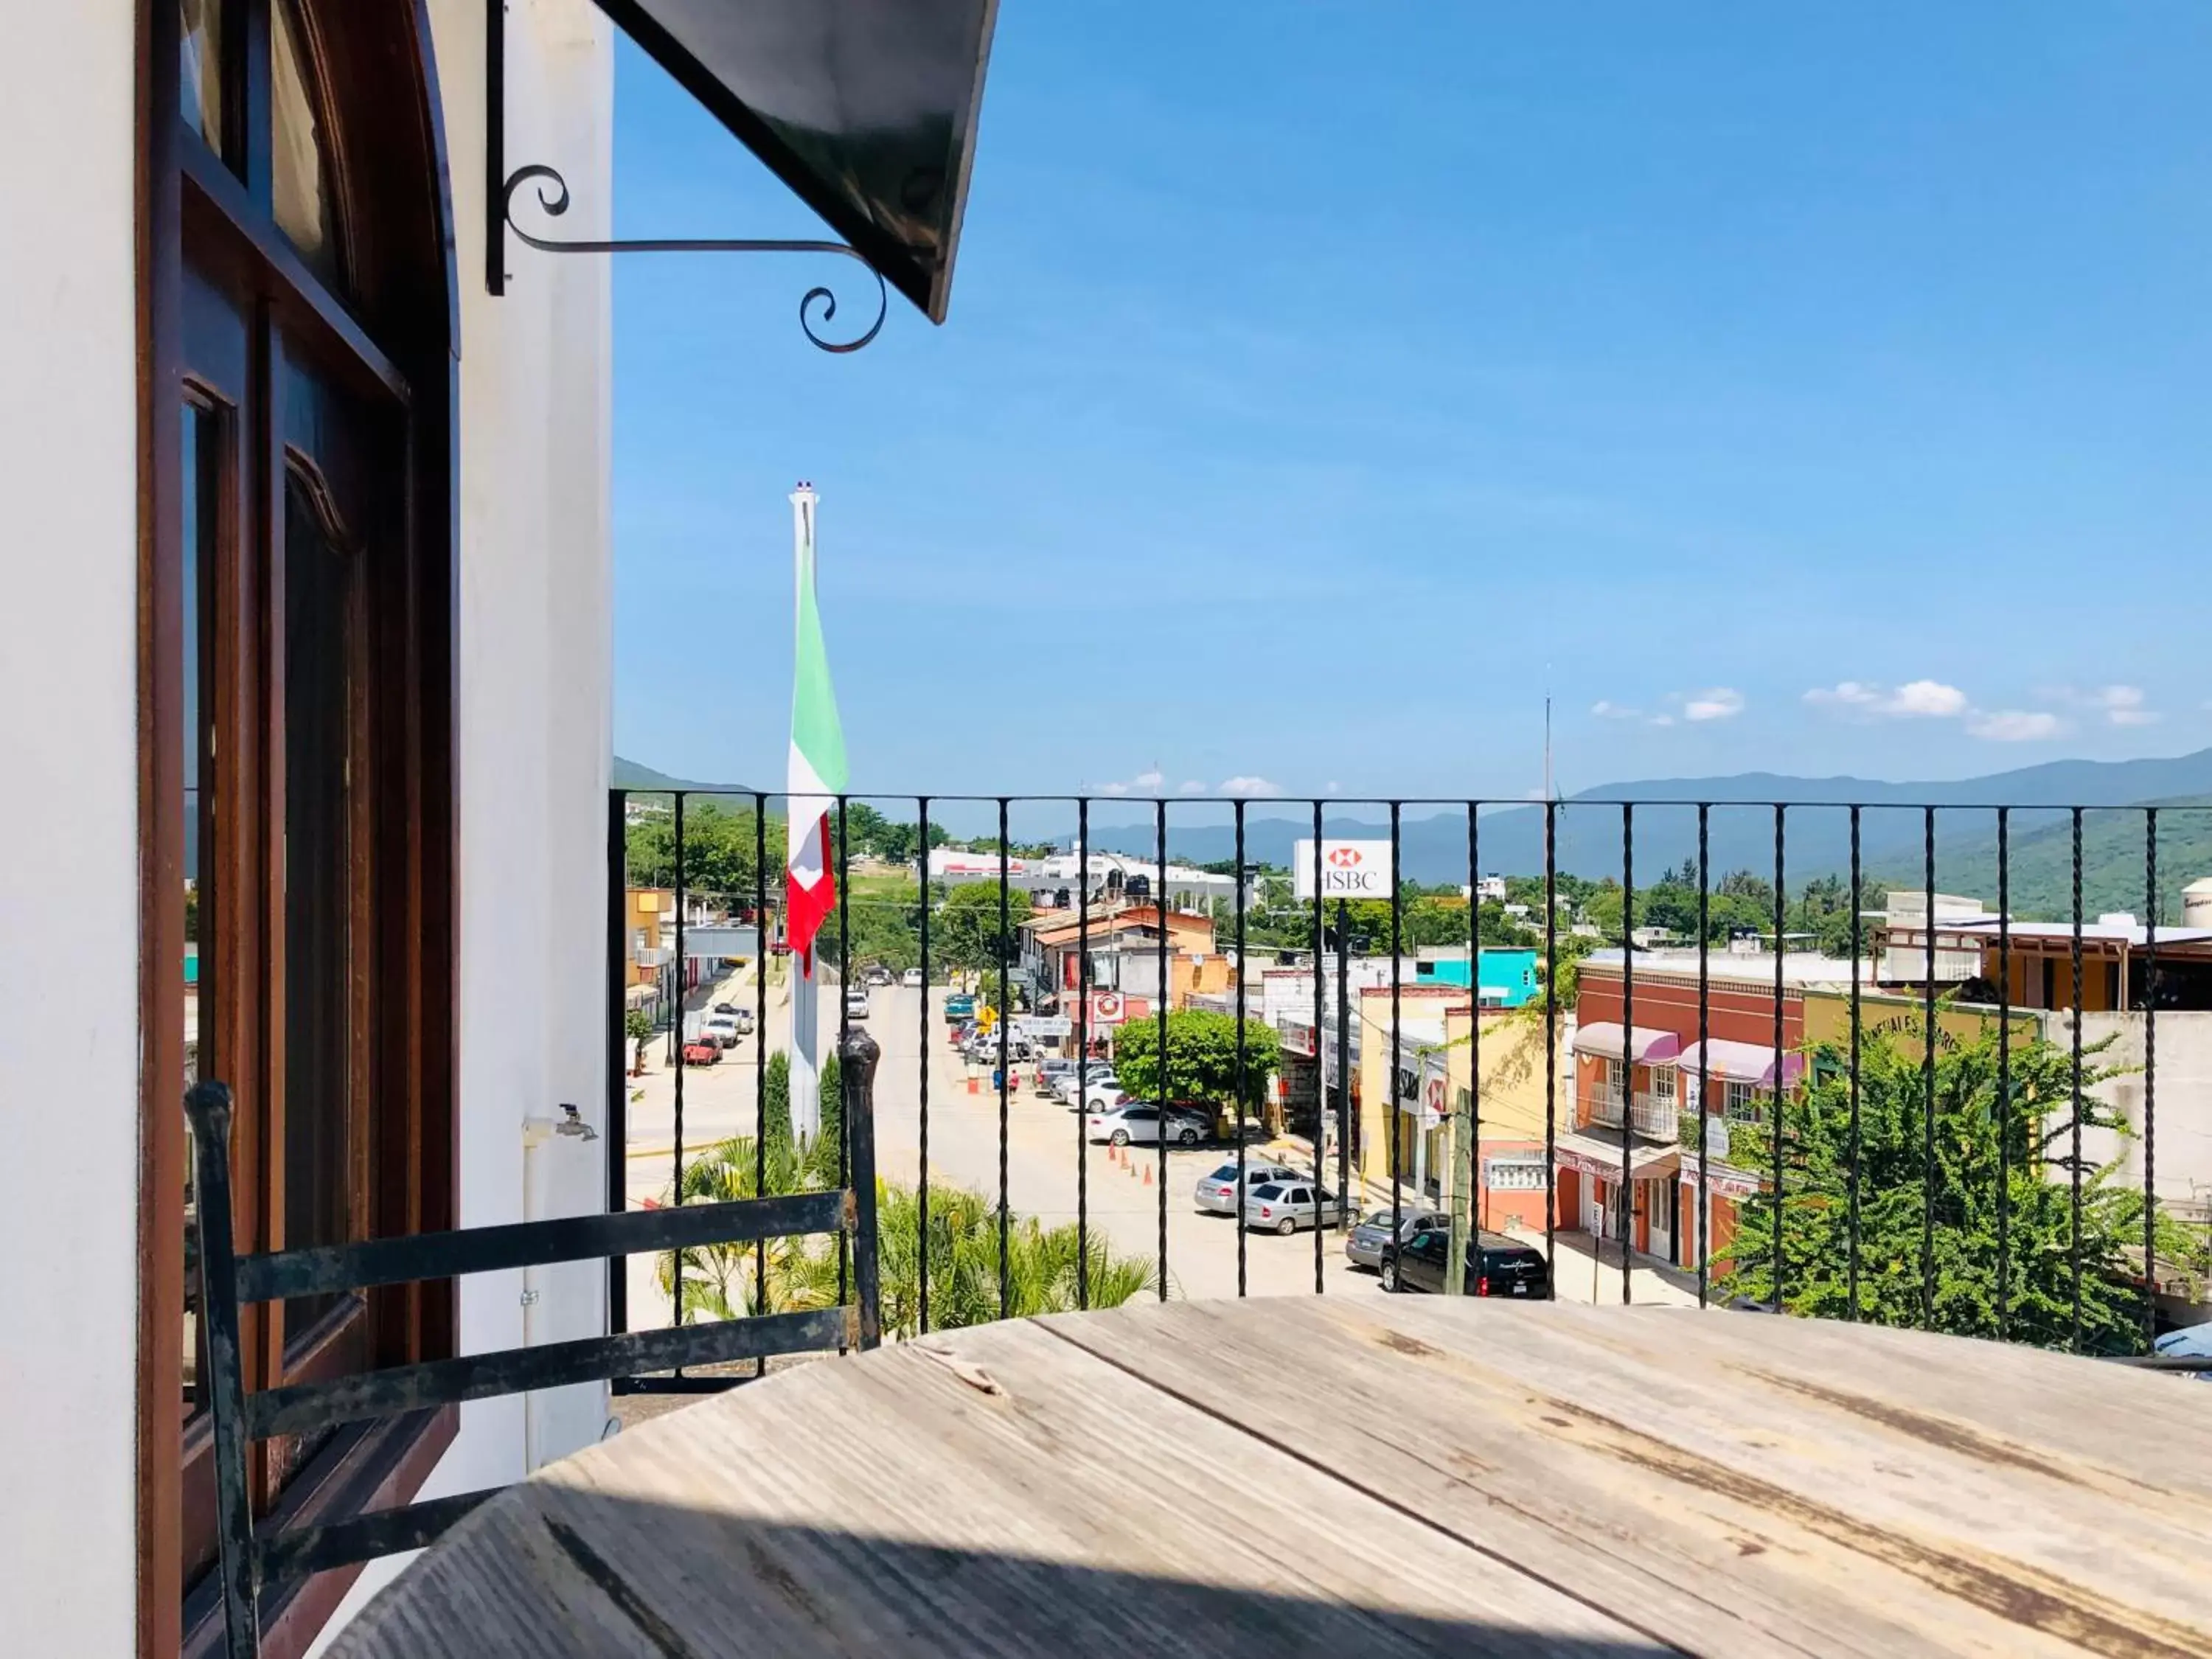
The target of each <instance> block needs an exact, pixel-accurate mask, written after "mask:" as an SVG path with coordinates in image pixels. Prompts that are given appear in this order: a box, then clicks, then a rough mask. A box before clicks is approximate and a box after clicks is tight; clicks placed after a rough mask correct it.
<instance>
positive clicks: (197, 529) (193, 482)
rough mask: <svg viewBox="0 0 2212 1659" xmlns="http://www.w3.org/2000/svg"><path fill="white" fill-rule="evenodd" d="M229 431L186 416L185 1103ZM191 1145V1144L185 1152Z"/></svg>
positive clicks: (192, 1374)
mask: <svg viewBox="0 0 2212 1659" xmlns="http://www.w3.org/2000/svg"><path fill="white" fill-rule="evenodd" d="M226 426H227V422H226V421H225V419H224V417H223V415H222V412H221V411H220V410H216V409H214V408H211V407H208V406H205V405H203V404H198V403H196V402H190V401H188V402H187V403H186V404H185V412H184V422H183V431H184V465H183V469H182V472H183V478H184V535H183V538H181V542H180V552H181V556H182V561H183V566H184V568H183V570H182V571H181V572H180V573H179V590H180V593H181V597H182V600H183V612H184V615H183V623H182V627H181V629H180V630H179V632H180V635H181V643H182V657H183V662H182V672H181V675H180V678H181V679H182V681H183V684H182V685H181V687H180V688H179V689H180V690H181V691H182V694H183V695H182V696H181V698H180V699H179V701H180V702H181V704H182V707H183V710H184V720H183V726H184V730H183V732H182V734H181V735H182V738H183V744H184V747H183V765H182V767H181V768H180V770H181V772H182V774H183V777H184V796H185V799H184V814H183V817H184V837H185V852H184V867H185V883H184V891H183V892H182V893H181V894H180V895H179V902H180V903H181V905H182V906H183V908H184V919H185V926H184V939H185V962H184V987H185V1006H184V1022H185V1051H184V1052H185V1074H184V1076H183V1078H182V1079H179V1089H178V1095H179V1098H181V1097H182V1096H183V1093H184V1091H185V1090H186V1089H189V1088H191V1085H193V1084H195V1083H197V1082H198V1081H199V1080H200V1079H202V1078H204V1077H212V1076H214V1075H216V1070H215V1068H216V1063H217V1062H216V1055H215V1053H214V1036H215V1031H216V1017H215V1016H216V1001H215V999H216V975H215V966H216V955H215V949H214V929H213V927H212V925H211V924H212V919H213V917H214V915H215V906H216V888H215V880H214V872H215V868H216V769H215V744H214V742H213V740H212V737H211V733H210V721H211V720H212V719H213V716H214V711H215V696H214V690H213V686H214V676H215V655H216V653H215V651H214V648H213V635H214V625H215V605H214V601H213V595H214V590H215V580H214V573H215V567H216V561H217V559H218V557H219V556H220V554H219V538H220V537H221V534H222V487H223V475H224V471H225V467H224V439H225V428H226ZM185 1144H186V1146H190V1145H191V1142H190V1139H189V1136H188V1138H187V1139H186V1142H185ZM194 1216H195V1208H194V1203H193V1197H192V1189H191V1159H190V1156H189V1154H188V1155H187V1157H186V1160H185V1332H184V1406H185V1412H186V1413H187V1414H189V1413H191V1411H193V1410H194V1409H196V1408H197V1404H198V1393H197V1377H198V1375H199V1346H200V1345H199V1341H198V1330H199V1326H198V1312H199V1300H198V1298H199V1285H198V1278H199V1275H198V1273H197V1249H196V1241H195V1239H194V1237H193V1223H194Z"/></svg>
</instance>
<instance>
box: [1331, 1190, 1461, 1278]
mask: <svg viewBox="0 0 2212 1659" xmlns="http://www.w3.org/2000/svg"><path fill="white" fill-rule="evenodd" d="M1399 1215H1400V1218H1401V1219H1400V1224H1399V1227H1398V1241H1399V1243H1404V1242H1405V1241H1406V1240H1407V1239H1409V1238H1411V1237H1413V1235H1414V1234H1415V1233H1417V1232H1420V1231H1423V1230H1424V1229H1426V1228H1442V1229H1443V1230H1444V1231H1447V1232H1449V1231H1450V1230H1451V1218H1450V1217H1449V1216H1448V1215H1446V1214H1445V1213H1444V1212H1443V1211H1441V1210H1433V1209H1431V1208H1429V1207H1428V1206H1426V1205H1420V1204H1414V1205H1407V1206H1406V1207H1405V1208H1404V1209H1402V1210H1401V1211H1400V1212H1399ZM1389 1243H1390V1212H1389V1210H1387V1209H1379V1210H1377V1211H1376V1212H1375V1213H1374V1214H1373V1215H1370V1216H1369V1217H1368V1218H1366V1219H1365V1220H1364V1221H1362V1222H1361V1223H1360V1224H1359V1225H1358V1226H1357V1227H1354V1228H1353V1229H1352V1231H1350V1232H1348V1233H1346V1234H1345V1236H1344V1255H1345V1259H1346V1261H1350V1262H1351V1263H1352V1266H1353V1267H1375V1268H1380V1267H1382V1265H1383V1250H1384V1249H1386V1248H1388V1246H1389Z"/></svg>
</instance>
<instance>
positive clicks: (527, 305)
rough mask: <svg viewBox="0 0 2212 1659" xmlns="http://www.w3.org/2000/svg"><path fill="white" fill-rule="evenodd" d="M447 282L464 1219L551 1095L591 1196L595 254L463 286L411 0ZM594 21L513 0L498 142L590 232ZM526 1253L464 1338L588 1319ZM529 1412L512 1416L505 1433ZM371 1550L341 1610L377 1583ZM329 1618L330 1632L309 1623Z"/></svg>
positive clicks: (466, 230)
mask: <svg viewBox="0 0 2212 1659" xmlns="http://www.w3.org/2000/svg"><path fill="white" fill-rule="evenodd" d="M430 16H431V27H432V33H433V38H434V40H435V45H436V49H437V58H438V70H439V77H440V82H441V89H442V92H443V94H444V99H445V118H446V142H447V147H448V159H449V165H450V167H451V169H452V174H453V177H452V179H451V185H452V191H453V215H454V222H455V223H454V228H455V232H456V235H457V238H458V244H459V246H458V264H459V273H460V289H461V359H460V376H461V389H460V422H461V425H460V435H459V447H460V470H459V489H460V533H461V548H460V657H459V692H460V701H459V708H460V714H459V721H460V740H459V772H460V797H459V799H460V817H461V855H460V872H459V881H460V895H461V900H460V902H461V917H460V930H461V959H460V1041H461V1059H460V1119H461V1121H460V1182H461V1221H462V1225H465V1226H483V1225H489V1224H493V1223H496V1222H502V1221H516V1220H520V1219H522V1218H524V1202H525V1162H524V1151H523V1121H524V1120H525V1119H526V1118H527V1117H531V1116H532V1115H546V1116H557V1115H558V1108H559V1105H560V1103H562V1102H564V1101H566V1102H573V1103H575V1104H576V1105H578V1106H579V1107H580V1108H581V1109H582V1111H583V1115H584V1118H585V1120H586V1121H587V1122H589V1123H590V1124H592V1126H593V1127H594V1128H596V1129H599V1130H600V1131H601V1132H602V1138H601V1139H598V1140H595V1141H591V1142H588V1143H586V1142H582V1141H578V1140H574V1139H567V1138H556V1139H553V1140H551V1141H550V1142H548V1143H547V1144H546V1146H545V1147H544V1151H543V1152H538V1153H533V1154H532V1157H538V1158H544V1159H545V1160H547V1162H546V1164H545V1167H544V1171H543V1174H542V1176H541V1179H542V1180H543V1182H544V1192H545V1194H546V1195H547V1197H548V1199H549V1200H550V1201H549V1203H548V1206H547V1208H546V1210H545V1213H549V1214H557V1213H573V1212H582V1211H586V1210H592V1209H597V1208H599V1207H601V1206H603V1204H604V1201H605V1190H606V1186H605V1181H606V1176H605V1168H606V1166H605V1155H606V1152H607V1142H606V1140H605V1138H604V1131H605V1115H606V1113H605V1065H606V1054H605V1034H606V1019H605V1009H604V1006H602V1003H601V1000H600V999H601V996H602V994H603V988H604V986H605V966H604V963H603V960H602V958H603V957H604V956H605V950H606V873H605V872H606V828H605V826H606V799H607V796H606V791H607V788H608V782H609V779H608V772H609V765H610V757H611V751H612V730H613V690H612V673H613V631H612V622H611V594H612V586H613V584H612V565H611V559H610V556H609V544H608V489H607V471H608V459H609V419H610V412H611V392H612V385H611V357H610V352H611V278H610V273H609V271H608V269H607V262H606V261H605V259H602V258H588V257H584V256H553V255H548V254H542V253H538V252H533V251H532V250H531V249H530V248H528V247H526V246H523V245H522V244H521V243H520V242H515V241H513V240H511V239H510V243H509V247H508V253H507V270H509V272H510V273H512V277H513V280H512V282H511V283H510V284H509V286H508V289H507V294H506V295H505V296H504V297H503V298H500V299H494V298H492V297H491V296H490V295H489V294H487V293H486V292H485V290H484V284H483V268H484V260H483V167H482V164H481V163H482V157H483V116H484V112H483V6H482V4H481V3H480V0H431V6H430ZM613 64H614V59H613V42H612V33H611V25H610V24H609V23H608V22H607V21H606V19H605V15H604V14H602V13H601V12H599V10H598V9H597V8H596V7H595V6H593V5H592V3H590V0H511V4H510V9H509V12H508V15H507V157H508V161H509V164H510V165H511V166H519V165H521V164H522V163H523V162H526V161H539V160H543V161H546V162H548V163H549V164H550V165H552V166H555V167H558V168H559V169H560V170H561V172H562V175H563V176H564V177H565V178H566V179H567V180H568V187H569V191H570V194H571V206H570V209H569V211H568V215H567V216H566V217H565V218H564V219H563V220H562V222H561V224H560V234H562V235H564V236H574V237H592V236H604V235H605V234H608V233H607V231H606V229H605V226H606V223H607V213H608V202H609V197H610V191H611V178H612V171H613V103H614V78H613V77H614V70H613ZM522 1277H523V1276H522V1275H521V1274H520V1273H483V1274H477V1275H475V1276H472V1277H471V1278H469V1279H464V1280H463V1281H462V1288H461V1295H460V1342H461V1346H462V1349H463V1351H464V1352H470V1351H480V1350H485V1349H491V1348H501V1347H511V1346H518V1345H520V1343H522V1342H523V1341H524V1340H526V1338H527V1340H532V1341H552V1340H562V1339H563V1338H567V1337H573V1336H589V1335H596V1334H599V1333H600V1332H601V1331H603V1330H604V1329H605V1273H604V1271H603V1270H602V1269H600V1268H599V1267H597V1266H595V1265H591V1264H579V1265H574V1266H570V1267H563V1268H558V1269H553V1270H550V1271H549V1272H547V1273H545V1274H544V1277H543V1279H541V1280H539V1281H538V1288H539V1290H540V1293H541V1294H540V1299H539V1301H538V1304H537V1305H536V1306H535V1307H534V1308H533V1309H532V1310H531V1311H530V1314H529V1316H528V1329H527V1332H526V1328H525V1323H526V1322H525V1313H524V1309H523V1305H522V1291H523V1283H522ZM606 1419H607V1411H606V1390H605V1388H604V1387H603V1386H600V1385H597V1384H593V1385H587V1386H584V1387H580V1388H574V1389H562V1390H558V1391H556V1392H554V1393H551V1394H549V1395H541V1396H537V1397H533V1398H532V1399H530V1400H528V1401H525V1400H521V1399H511V1400H495V1401H479V1402H477V1403H474V1404H471V1405H468V1406H465V1407H462V1408H461V1432H460V1436H459V1438H458V1439H457V1440H456V1441H455V1443H454V1444H453V1449H451V1450H450V1451H449V1452H448V1453H447V1455H446V1456H445V1458H444V1459H443V1460H442V1461H441V1462H440V1464H439V1466H438V1468H437V1469H436V1470H435V1472H434V1474H432V1476H431V1478H430V1480H428V1483H426V1485H425V1486H424V1487H423V1490H422V1493H421V1496H422V1497H424V1498H432V1497H436V1496H439V1495H441V1494H443V1493H446V1492H463V1491H467V1490H470V1489H471V1488H475V1487H479V1486H494V1485H498V1484H501V1483H503V1482H507V1481H511V1480H517V1479H519V1478H520V1476H521V1475H522V1474H524V1473H525V1472H526V1468H525V1460H526V1443H527V1444H528V1446H529V1447H530V1449H531V1455H533V1456H534V1458H535V1460H536V1461H538V1462H546V1461H550V1459H552V1458H556V1457H560V1456H564V1455H567V1454H568V1453H569V1452H571V1451H574V1450H576V1449H578V1448H580V1447H581V1446H585V1445H588V1444H590V1443H592V1442H593V1441H595V1440H597V1439H598V1438H599V1436H600V1433H601V1431H602V1429H603V1428H604V1425H605V1422H606ZM526 1425H527V1433H526ZM402 1564H403V1562H402V1561H401V1560H392V1561H385V1562H379V1563H373V1564H372V1565H370V1567H369V1568H368V1570H367V1571H364V1572H363V1573H362V1577H361V1579H360V1581H359V1582H358V1583H357V1584H356V1587H355V1589H354V1591H353V1593H352V1594H351V1595H349V1598H348V1600H347V1601H346V1603H345V1605H344V1607H342V1608H341V1609H340V1616H339V1618H338V1619H337V1620H333V1621H332V1624H331V1626H330V1631H331V1632H334V1631H335V1630H336V1629H337V1627H338V1626H339V1625H341V1624H343V1620H344V1619H345V1617H347V1616H348V1615H349V1614H350V1613H352V1612H353V1611H355V1610H356V1609H357V1608H358V1607H360V1606H361V1605H362V1602H363V1601H365V1600H366V1599H367V1598H368V1595H371V1594H373V1593H374V1591H375V1590H376V1589H379V1588H380V1587H381V1586H382V1585H383V1584H384V1583H386V1582H388V1581H389V1579H390V1578H391V1577H392V1575H393V1573H395V1572H396V1571H398V1567H399V1566H400V1565H402ZM328 1633H329V1632H326V1635H327V1634H328Z"/></svg>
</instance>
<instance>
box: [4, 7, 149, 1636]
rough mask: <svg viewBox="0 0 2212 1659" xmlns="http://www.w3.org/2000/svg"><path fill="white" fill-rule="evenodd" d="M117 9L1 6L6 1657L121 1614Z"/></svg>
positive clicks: (127, 1015)
mask: <svg viewBox="0 0 2212 1659" xmlns="http://www.w3.org/2000/svg"><path fill="white" fill-rule="evenodd" d="M132 12H133V9H132V8H131V7H130V6H127V5H122V4H114V3H110V4H104V5H70V6H13V7H10V8H9V27H8V31H7V33H8V49H7V51H6V52H0V156H5V157H7V158H9V162H8V164H7V172H6V179H7V185H6V189H5V191H4V211H5V229H4V231H0V379H4V380H5V382H6V385H7V388H8V391H7V396H6V397H4V398H0V502H4V503H5V512H4V517H0V523H4V526H5V529H4V532H0V537H4V540H0V562H4V564H5V568H6V571H7V586H6V590H5V591H6V598H5V599H4V601H0V802H4V803H5V807H4V811H0V1126H4V1132H0V1147H4V1149H5V1151H4V1156H0V1478H4V1480H5V1485H6V1496H5V1498H4V1499H0V1652H6V1653H10V1654H15V1653H23V1654H30V1653H41V1654H46V1653H52V1654H64V1653H66V1654H84V1655H107V1654H125V1653H127V1652H129V1650H130V1647H131V1640H132V1631H133V1624H132V1601H131V1595H132V1553H131V1538H132V1531H131V1528H132V1525H133V1522H134V1515H135V1510H134V1503H135V1494H134V1492H133V1490H132V1483H133V1479H134V1455H135V1448H134V1446H133V1443H132V1438H133V1435H132V1425H133V1423H134V1422H135V1420H136V1416H135V1412H136V1381H135V1372H134V1359H135V1356H136V1352H137V1260H136V1237H137V1159H138V1106H137V1091H138V1038H137V981H136V975H137V938H138V919H137V903H138V866H137V844H138V836H137V708H136V696H137V558H138V550H137V453H138V411H137V285H136V270H135V263H134V262H135V257H136V256H135V252H134V250H135V237H136V229H135V223H136V221H135V205H134V198H133V185H132V169H133V166H134V157H135V153H136V145H137V137H136V129H135V116H134V96H135V94H134V90H133V88H134V72H135V70H134V65H135V61H136V51H137V45H136V40H135V24H134V19H133V15H132ZM62 1517H66V1521H67V1524H58V1521H59V1520H60V1519H61V1518H62Z"/></svg>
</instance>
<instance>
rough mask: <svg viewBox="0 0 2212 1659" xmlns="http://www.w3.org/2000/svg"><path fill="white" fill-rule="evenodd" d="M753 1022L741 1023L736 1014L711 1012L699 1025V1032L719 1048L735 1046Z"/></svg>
mask: <svg viewBox="0 0 2212 1659" xmlns="http://www.w3.org/2000/svg"><path fill="white" fill-rule="evenodd" d="M751 1023H752V1022H751V1021H750V1020H747V1021H744V1023H743V1024H740V1023H739V1021H738V1016H737V1015H735V1014H709V1015H708V1016H707V1018H706V1019H705V1021H704V1022H703V1023H702V1024H701V1025H700V1027H699V1034H700V1035H701V1036H703V1037H705V1038H706V1039H707V1040H708V1042H712V1043H714V1045H715V1046H716V1047H717V1048H736V1047H737V1046H738V1038H739V1037H740V1036H743V1035H744V1031H745V1028H746V1026H747V1025H750V1024H751Z"/></svg>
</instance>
